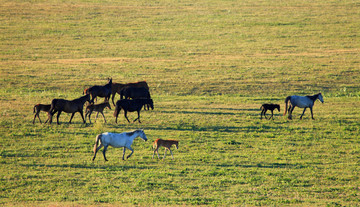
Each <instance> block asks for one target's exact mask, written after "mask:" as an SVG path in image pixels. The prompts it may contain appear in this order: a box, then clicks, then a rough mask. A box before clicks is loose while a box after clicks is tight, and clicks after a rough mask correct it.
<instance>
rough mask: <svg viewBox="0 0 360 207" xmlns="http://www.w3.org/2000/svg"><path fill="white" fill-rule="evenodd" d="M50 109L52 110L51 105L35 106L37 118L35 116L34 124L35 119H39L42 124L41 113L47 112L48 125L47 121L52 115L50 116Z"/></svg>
mask: <svg viewBox="0 0 360 207" xmlns="http://www.w3.org/2000/svg"><path fill="white" fill-rule="evenodd" d="M50 108H51V105H50V104H36V105H35V106H34V113H35V116H34V120H33V124H34V123H35V118H36V117H38V118H39V121H40V123H41V119H40V116H39V114H40V111H45V112H47V114H48V119H47V120H46V121H45V123H46V122H47V121H49V119H50V116H51V115H50Z"/></svg>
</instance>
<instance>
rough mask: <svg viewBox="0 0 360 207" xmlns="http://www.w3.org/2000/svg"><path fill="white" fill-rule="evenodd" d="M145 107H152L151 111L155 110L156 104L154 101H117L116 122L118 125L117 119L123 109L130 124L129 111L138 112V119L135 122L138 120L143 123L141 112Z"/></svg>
mask: <svg viewBox="0 0 360 207" xmlns="http://www.w3.org/2000/svg"><path fill="white" fill-rule="evenodd" d="M145 105H150V107H151V109H154V103H153V100H152V99H121V100H119V101H117V102H116V107H115V111H114V117H116V119H115V122H116V123H117V117H118V115H119V112H120V111H121V109H123V110H124V116H125V118H126V120H127V121H128V122H129V123H130V121H129V119H128V117H127V112H128V111H129V112H134V111H137V113H138V117H137V118H136V119H135V120H134V122H135V121H136V120H138V121H139V123H141V121H140V111H141V108H142V107H143V106H145Z"/></svg>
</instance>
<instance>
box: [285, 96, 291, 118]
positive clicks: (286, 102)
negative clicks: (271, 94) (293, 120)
mask: <svg viewBox="0 0 360 207" xmlns="http://www.w3.org/2000/svg"><path fill="white" fill-rule="evenodd" d="M290 98H291V96H288V97H286V99H285V112H284V116H285V115H286V112H287V107H288V103H289V101H290Z"/></svg>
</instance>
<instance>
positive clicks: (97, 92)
mask: <svg viewBox="0 0 360 207" xmlns="http://www.w3.org/2000/svg"><path fill="white" fill-rule="evenodd" d="M111 88H112V79H111V78H109V82H108V83H107V84H106V85H104V86H98V85H95V86H92V87H90V88H86V89H85V90H84V92H83V94H90V95H91V103H94V100H95V98H96V97H98V96H99V97H105V101H109V99H110V96H111V90H112V89H111Z"/></svg>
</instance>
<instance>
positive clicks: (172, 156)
mask: <svg viewBox="0 0 360 207" xmlns="http://www.w3.org/2000/svg"><path fill="white" fill-rule="evenodd" d="M169 151H170V153H171V157H172V159H174V155H173V153H172V151H171V149H170V148H169Z"/></svg>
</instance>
